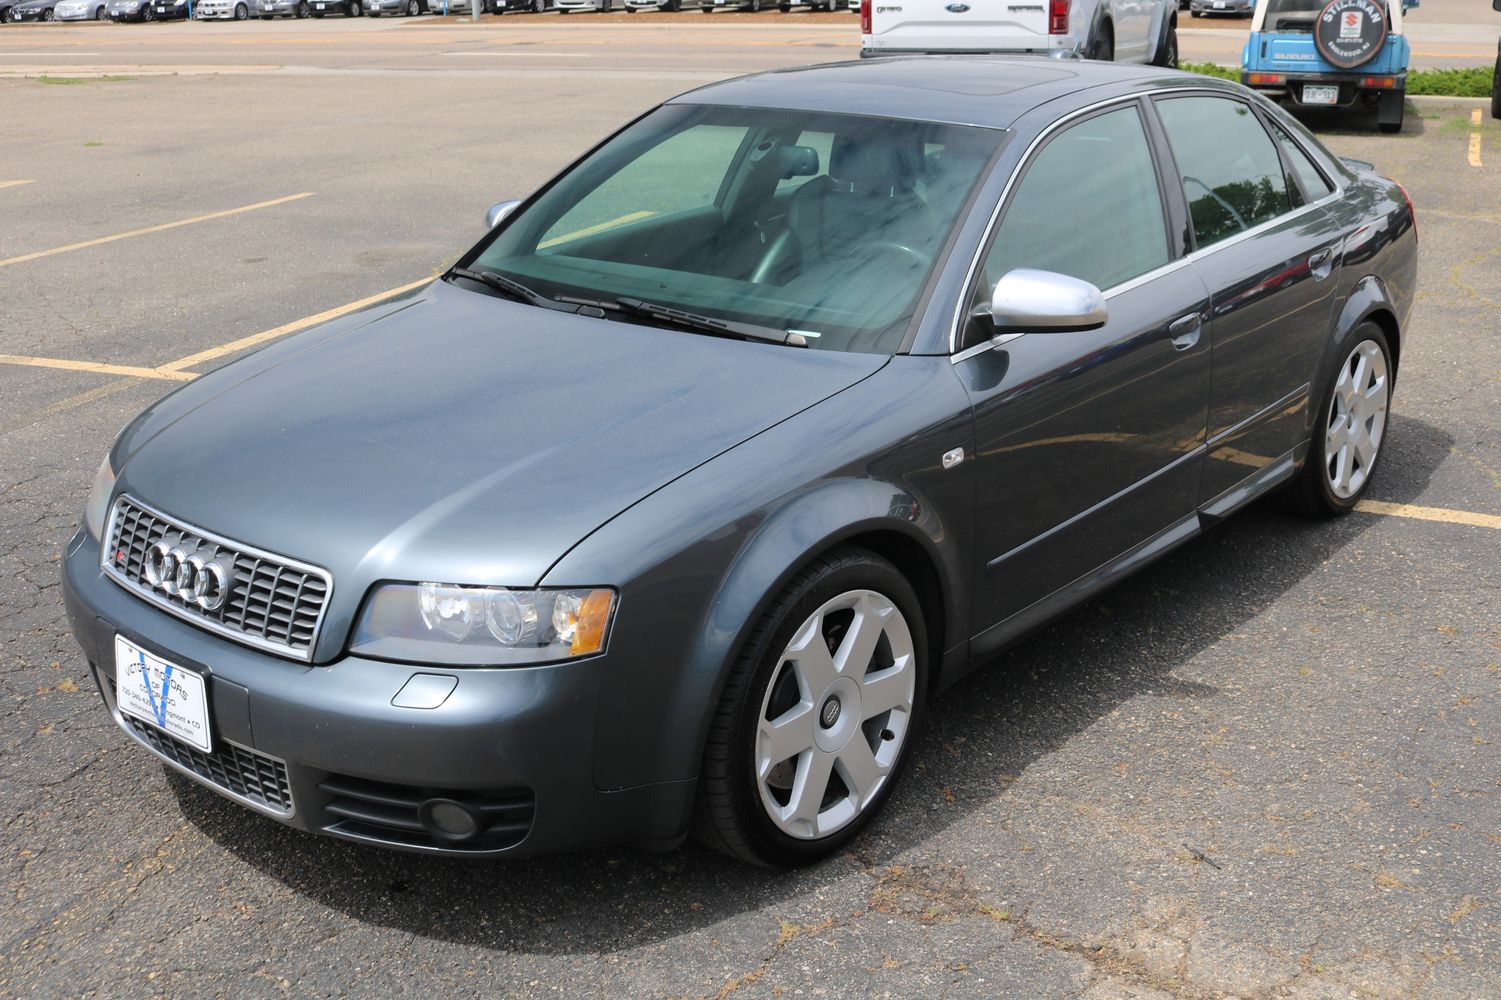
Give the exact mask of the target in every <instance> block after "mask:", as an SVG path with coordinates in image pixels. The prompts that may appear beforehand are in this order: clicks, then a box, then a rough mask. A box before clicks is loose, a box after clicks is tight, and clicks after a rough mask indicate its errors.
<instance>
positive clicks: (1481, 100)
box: [1407, 94, 1491, 108]
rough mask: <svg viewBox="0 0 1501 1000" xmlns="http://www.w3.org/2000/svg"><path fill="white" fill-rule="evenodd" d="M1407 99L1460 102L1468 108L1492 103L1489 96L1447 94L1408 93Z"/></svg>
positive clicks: (1423, 102)
mask: <svg viewBox="0 0 1501 1000" xmlns="http://www.w3.org/2000/svg"><path fill="white" fill-rule="evenodd" d="M1407 99H1408V100H1409V101H1417V102H1418V103H1420V104H1458V105H1461V106H1463V107H1466V108H1483V107H1485V106H1486V105H1488V104H1490V103H1491V99H1490V98H1489V97H1451V96H1448V95H1446V94H1408V95H1407Z"/></svg>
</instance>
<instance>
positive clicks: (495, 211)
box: [485, 201, 521, 229]
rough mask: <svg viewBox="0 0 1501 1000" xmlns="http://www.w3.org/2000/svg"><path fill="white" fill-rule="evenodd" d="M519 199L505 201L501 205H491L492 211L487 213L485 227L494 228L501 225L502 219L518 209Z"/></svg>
mask: <svg viewBox="0 0 1501 1000" xmlns="http://www.w3.org/2000/svg"><path fill="white" fill-rule="evenodd" d="M519 204H521V202H519V201H503V202H501V203H500V204H499V205H492V206H490V211H488V212H486V213H485V228H486V229H494V228H495V227H496V226H498V225H500V220H501V219H504V218H505V217H506V216H508V215H510V214H511V213H512V212H514V211H515V210H516V206H517V205H519Z"/></svg>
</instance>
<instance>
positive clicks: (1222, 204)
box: [1183, 175, 1250, 229]
mask: <svg viewBox="0 0 1501 1000" xmlns="http://www.w3.org/2000/svg"><path fill="white" fill-rule="evenodd" d="M1183 183H1184V184H1197V185H1198V186H1199V187H1201V188H1203V189H1204V193H1205V194H1207V195H1209V197H1211V198H1213V199H1214V200H1215V201H1217V202H1219V206H1220V207H1221V208H1223V209H1224V210H1225V211H1227V212H1229V213H1230V217H1231V218H1233V219H1234V220H1235V224H1236V225H1237V226H1239V227H1240V228H1242V229H1249V228H1250V227H1249V226H1247V225H1246V220H1245V219H1243V218H1241V216H1240V213H1239V212H1237V211H1236V210H1235V209H1234V207H1232V206H1231V204H1230V203H1229V202H1228V201H1226V200H1225V199H1223V198H1221V197H1220V196H1219V195H1217V194H1215V193H1214V188H1212V187H1210V186H1209V185H1208V184H1205V183H1204V182H1203V181H1201V180H1199V179H1198V178H1197V177H1189V176H1187V175H1185V176H1184V178H1183Z"/></svg>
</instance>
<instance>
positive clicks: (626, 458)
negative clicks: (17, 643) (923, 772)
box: [63, 57, 1417, 865]
mask: <svg viewBox="0 0 1501 1000" xmlns="http://www.w3.org/2000/svg"><path fill="white" fill-rule="evenodd" d="M492 218H493V219H498V221H497V222H496V223H495V225H494V227H493V228H492V229H491V231H489V232H488V233H487V234H486V236H485V237H484V238H483V239H482V240H481V241H480V242H479V244H478V245H477V246H475V247H474V248H473V249H471V250H470V251H469V252H468V253H466V254H464V255H463V256H462V257H461V258H460V259H459V262H458V264H457V265H456V266H454V267H453V268H451V269H450V270H449V271H448V272H447V273H446V274H444V275H443V276H442V277H441V279H439V280H437V281H434V282H433V283H432V284H430V285H428V286H426V287H424V288H422V289H421V290H419V291H416V292H413V293H409V294H406V295H403V296H400V297H397V298H394V299H392V300H390V301H387V302H385V303H383V304H380V305H377V306H373V307H371V308H368V309H366V310H364V311H362V312H359V313H357V314H354V315H349V316H345V317H343V318H340V319H337V320H334V321H333V322H330V323H327V324H325V325H323V326H320V327H317V328H314V329H311V330H308V331H306V332H304V333H301V334H298V335H296V336H293V337H289V338H287V339H286V340H283V341H281V342H279V343H276V344H275V345H273V346H269V347H267V348H265V349H263V350H261V351H259V352H258V353H256V354H253V355H251V356H249V357H246V358H244V359H242V360H240V361H237V362H235V363H233V364H230V365H227V366H225V367H223V368H220V369H219V370H217V371H214V372H211V373H210V374H207V375H204V376H203V377H202V378H199V379H198V380H197V381H194V382H191V383H189V384H187V385H185V386H184V387H183V388H181V389H179V390H177V391H176V392H174V393H172V394H171V395H169V396H167V397H166V398H164V399H162V400H161V401H160V402H158V403H156V404H155V405H153V406H152V407H151V408H150V409H148V410H147V411H146V412H145V413H143V414H142V415H141V416H139V417H138V418H136V419H135V420H134V421H133V422H132V423H131V424H130V425H129V426H128V427H126V428H125V430H124V431H123V432H122V433H121V435H120V436H119V438H118V440H117V441H116V442H115V444H114V446H113V447H112V448H111V449H110V452H109V454H108V456H107V457H106V459H105V461H104V463H103V465H102V466H101V467H100V469H99V473H98V478H97V480H96V482H95V483H94V486H93V490H92V493H91V494H90V496H89V499H88V504H87V510H86V512H85V516H84V523H83V526H82V528H81V529H80V530H79V532H78V534H77V535H76V536H75V537H74V538H73V539H72V540H71V541H70V542H69V544H68V546H67V549H66V557H65V559H64V564H63V565H64V568H63V574H64V583H65V593H66V599H67V606H68V611H69V615H70V618H71V621H72V626H73V629H74V631H75V632H76V635H77V637H78V641H79V643H80V644H81V645H82V647H83V652H84V655H85V656H86V657H87V658H88V660H89V663H90V664H91V665H92V669H93V676H94V678H95V680H96V681H97V683H98V686H99V691H100V694H101V695H102V696H103V700H104V704H105V707H106V708H107V710H108V711H109V712H110V714H111V715H112V717H113V718H114V720H115V721H116V722H117V723H118V724H119V725H120V727H122V729H123V730H124V732H125V733H126V734H128V736H129V738H130V739H131V740H132V741H134V742H135V743H137V744H139V745H140V746H141V747H142V748H144V749H145V750H146V751H148V752H149V753H151V754H153V755H155V756H156V757H158V758H160V759H161V760H163V761H164V762H165V763H166V764H167V765H168V766H170V767H172V768H175V769H176V770H178V771H181V772H183V773H184V774H186V775H188V776H190V777H192V778H194V779H196V780H198V781H199V782H202V783H203V784H205V785H207V786H209V787H210V788H212V789H214V790H216V791H218V792H220V793H221V794H223V795H225V796H227V797H229V798H231V799H234V800H235V801H237V802H239V803H241V804H243V805H245V806H247V807H248V808H250V809H252V810H255V811H256V812H259V813H262V814H264V815H266V816H270V817H272V818H275V819H277V820H280V821H282V822H285V823H289V824H291V825H293V826H296V827H299V828H301V829H303V830H307V831H311V832H315V833H325V834H331V835H334V836H338V837H344V838H348V839H351V840H357V841H363V842H366V843H372V844H381V845H387V846H391V847H397V848H404V849H409V850H415V851H426V852H433V853H443V854H455V855H502V856H508V855H523V854H531V853H536V852H550V851H561V850H565V849H573V848H580V847H585V846H588V845H597V844H606V843H617V842H628V843H633V844H639V845H644V846H648V847H654V848H664V847H671V846H673V845H676V844H678V843H680V842H681V841H682V840H683V838H684V837H686V836H687V835H688V834H689V833H690V832H691V831H692V832H696V833H697V834H698V835H699V836H701V837H702V838H703V839H704V840H706V841H707V842H708V843H710V844H713V845H715V846H716V847H719V848H721V849H723V850H725V851H728V852H730V853H731V854H733V855H735V856H737V857H739V858H743V859H745V860H747V861H750V862H754V863H760V864H767V865H792V864H798V863H803V862H807V861H810V860H812V859H815V858H818V857H821V856H823V855H826V854H828V853H829V852H831V851H833V850H835V849H837V848H838V847H839V846H840V845H842V844H844V843H846V842H847V841H849V840H850V839H851V838H852V837H854V836H855V835H856V834H857V833H858V831H860V829H861V828H862V827H863V826H864V825H865V824H866V823H867V822H869V821H870V820H871V818H872V816H873V815H875V814H876V812H877V811H878V810H879V809H880V808H881V806H882V804H883V803H884V802H885V801H886V800H887V799H888V798H889V797H890V795H891V793H892V789H893V787H894V785H895V782H896V780H897V778H898V776H899V775H900V774H901V771H902V769H903V766H904V765H905V764H906V762H907V757H909V756H910V754H911V751H912V747H913V744H914V741H915V739H916V735H917V733H918V731H919V726H920V725H921V723H922V719H923V713H924V711H925V709H926V708H927V707H928V706H930V705H932V704H933V699H934V696H935V695H936V694H937V693H938V692H940V691H942V690H943V689H945V688H947V687H948V686H950V685H952V684H954V683H956V682H957V681H959V680H960V679H961V678H962V677H963V676H964V675H965V673H966V672H967V671H969V670H970V669H971V668H972V667H974V666H975V665H977V664H980V663H983V662H985V661H988V660H993V659H995V658H996V656H997V654H998V653H1000V652H1001V651H1002V650H1003V649H1004V648H1005V647H1006V646H1007V644H1008V643H1010V642H1012V641H1013V640H1015V639H1016V638H1017V637H1019V636H1021V635H1023V634H1024V633H1026V632H1028V631H1029V630H1031V629H1033V628H1035V627H1037V626H1038V625H1040V624H1042V623H1043V622H1045V621H1047V620H1049V619H1050V618H1053V617H1055V616H1056V615H1058V614H1060V613H1061V612H1063V611H1065V610H1066V609H1068V608H1070V607H1071V606H1073V605H1076V604H1078V603H1079V602H1080V601H1083V600H1085V599H1087V598H1088V597H1090V596H1091V595H1093V594H1095V593H1097V592H1099V591H1100V590H1101V589H1102V588H1104V587H1106V586H1109V585H1110V584H1112V583H1114V582H1115V581H1117V580H1119V579H1121V578H1123V577H1125V576H1126V575H1128V574H1129V573H1131V572H1132V571H1134V570H1136V569H1137V568H1139V567H1141V566H1142V565H1143V564H1145V563H1147V562H1149V561H1151V560H1152V559H1154V558H1156V557H1157V556H1160V555H1162V554H1163V553H1165V552H1167V551H1168V550H1170V549H1173V548H1175V547H1177V546H1179V545H1182V544H1184V543H1186V542H1189V541H1190V540H1191V539H1192V538H1193V537H1194V536H1195V535H1198V534H1199V533H1200V532H1202V531H1205V530H1206V529H1208V528H1209V527H1210V526H1212V525H1213V524H1214V523H1215V522H1217V521H1219V520H1220V519H1222V518H1224V517H1226V516H1228V515H1229V514H1231V513H1232V512H1233V511H1235V510H1236V509H1237V508H1239V507H1242V506H1244V505H1245V504H1247V503H1249V502H1251V501H1252V500H1255V499H1256V498H1257V497H1260V496H1263V495H1265V494H1269V493H1272V492H1274V491H1276V492H1278V493H1279V494H1280V495H1281V496H1282V497H1283V498H1284V499H1285V500H1286V501H1287V502H1288V503H1289V504H1291V505H1293V506H1294V507H1296V508H1299V509H1301V510H1303V511H1305V512H1307V513H1309V514H1313V515H1320V516H1334V515H1339V514H1342V513H1344V512H1346V511H1348V510H1350V509H1351V508H1352V507H1353V506H1354V505H1355V503H1356V501H1357V500H1359V499H1360V497H1361V496H1362V495H1363V494H1364V493H1365V492H1366V491H1367V490H1368V489H1369V487H1370V484H1371V478H1372V476H1373V475H1374V474H1375V472H1376V469H1377V466H1378V463H1379V461H1380V458H1381V455H1382V453H1383V451H1384V444H1385V437H1386V432H1387V428H1388V423H1387V419H1388V413H1389V406H1390V402H1391V394H1392V388H1393V385H1394V380H1395V378H1396V374H1397V371H1398V368H1399V364H1400V359H1401V356H1402V351H1403V347H1404V344H1405V343H1406V339H1407V328H1406V322H1407V318H1408V313H1409V310H1410V308H1411V306H1412V302H1413V295H1414V279H1415V261H1416V252H1417V245H1416V240H1417V235H1416V229H1415V226H1414V217H1413V210H1412V205H1411V203H1410V202H1409V201H1408V199H1407V197H1406V195H1405V193H1404V192H1403V190H1402V189H1401V188H1400V187H1399V186H1398V185H1397V184H1395V183H1393V182H1392V181H1390V180H1387V179H1386V178H1384V177H1382V176H1380V175H1379V174H1377V173H1376V172H1375V171H1374V169H1373V168H1372V167H1371V166H1370V165H1369V164H1364V163H1357V162H1354V161H1345V160H1341V159H1338V158H1336V157H1334V156H1332V155H1330V153H1329V152H1328V151H1327V150H1326V149H1324V148H1323V146H1321V145H1320V144H1319V143H1318V142H1317V141H1316V140H1315V139H1314V138H1313V137H1312V136H1311V135H1309V133H1308V132H1307V131H1305V130H1304V129H1303V128H1302V127H1301V126H1300V125H1299V124H1298V123H1297V122H1296V121H1294V120H1293V119H1292V118H1290V117H1288V116H1287V115H1286V114H1285V113H1283V112H1282V111H1281V110H1279V109H1278V108H1277V107H1276V106H1274V105H1272V104H1270V103H1269V102H1267V101H1266V100H1264V99H1263V98H1261V97H1259V96H1257V95H1255V94H1253V93H1251V92H1250V91H1248V90H1245V89H1243V88H1242V87H1240V86H1239V85H1237V84H1233V83H1226V82H1222V81H1217V80H1210V79H1205V78H1202V77H1196V76H1188V75H1185V74H1181V73H1177V72H1174V71H1167V70H1159V69H1154V68H1148V67H1127V66H1121V65H1115V64H1110V63H1093V62H1083V61H1077V62H1056V61H1043V60H1026V59H1018V60H1000V59H986V58H976V57H952V58H932V57H916V58H894V59H881V60H872V61H867V62H861V63H846V64H839V65H830V66H822V67H814V68H810V69H802V70H788V71H782V72H772V73H766V74H762V75H759V76H754V77H749V78H745V79H739V80H731V81H728V82H724V83H718V84H714V85H711V86H708V87H705V88H703V89H701V90H697V91H694V92H693V93H691V94H688V95H686V96H683V97H679V98H677V99H675V100H671V101H668V102H667V103H666V104H664V105H662V106H660V107H658V108H656V109H655V110H653V111H651V112H649V113H647V114H645V115H643V116H641V117H640V118H638V119H637V120H636V121H634V122H632V123H631V124H629V125H628V126H626V127H625V128H623V129H621V130H620V131H619V132H617V133H616V134H615V135H614V136H612V137H610V138H609V139H607V140H605V141H604V142H603V143H602V144H600V145H598V146H597V147H595V148H594V149H593V150H591V151H590V152H588V153H587V154H585V155H584V156H583V158H582V159H580V160H579V161H578V162H576V163H574V164H573V165H572V166H570V167H568V168H567V169H566V170H564V171H563V172H562V173H561V174H559V175H558V176H557V177H556V178H554V179H553V180H552V181H550V182H548V183H547V184H546V185H545V186H544V187H543V188H542V189H541V190H539V191H537V192H536V193H534V194H532V195H531V196H530V197H529V198H527V199H526V200H525V201H523V202H520V203H519V204H512V205H503V206H497V210H496V211H494V212H493V213H492ZM1225 571H1226V572H1227V573H1231V572H1234V567H1232V566H1227V567H1225ZM1123 655H1124V654H1123Z"/></svg>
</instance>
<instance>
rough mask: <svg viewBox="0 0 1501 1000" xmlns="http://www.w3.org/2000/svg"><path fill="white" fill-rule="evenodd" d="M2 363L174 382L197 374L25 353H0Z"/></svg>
mask: <svg viewBox="0 0 1501 1000" xmlns="http://www.w3.org/2000/svg"><path fill="white" fill-rule="evenodd" d="M0 364H3V365H29V366H31V367H33V368H62V369H65V370H67V371H74V372H93V373H95V374H97V375H126V376H129V377H130V378H164V379H171V380H172V381H174V382H191V381H192V380H193V379H195V378H197V377H198V376H197V375H193V374H190V373H188V372H178V371H168V370H167V369H165V368H138V367H136V366H135V365H104V364H99V363H98V362H95V361H72V360H70V359H68V358H33V357H28V356H26V355H23V354H0Z"/></svg>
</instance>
